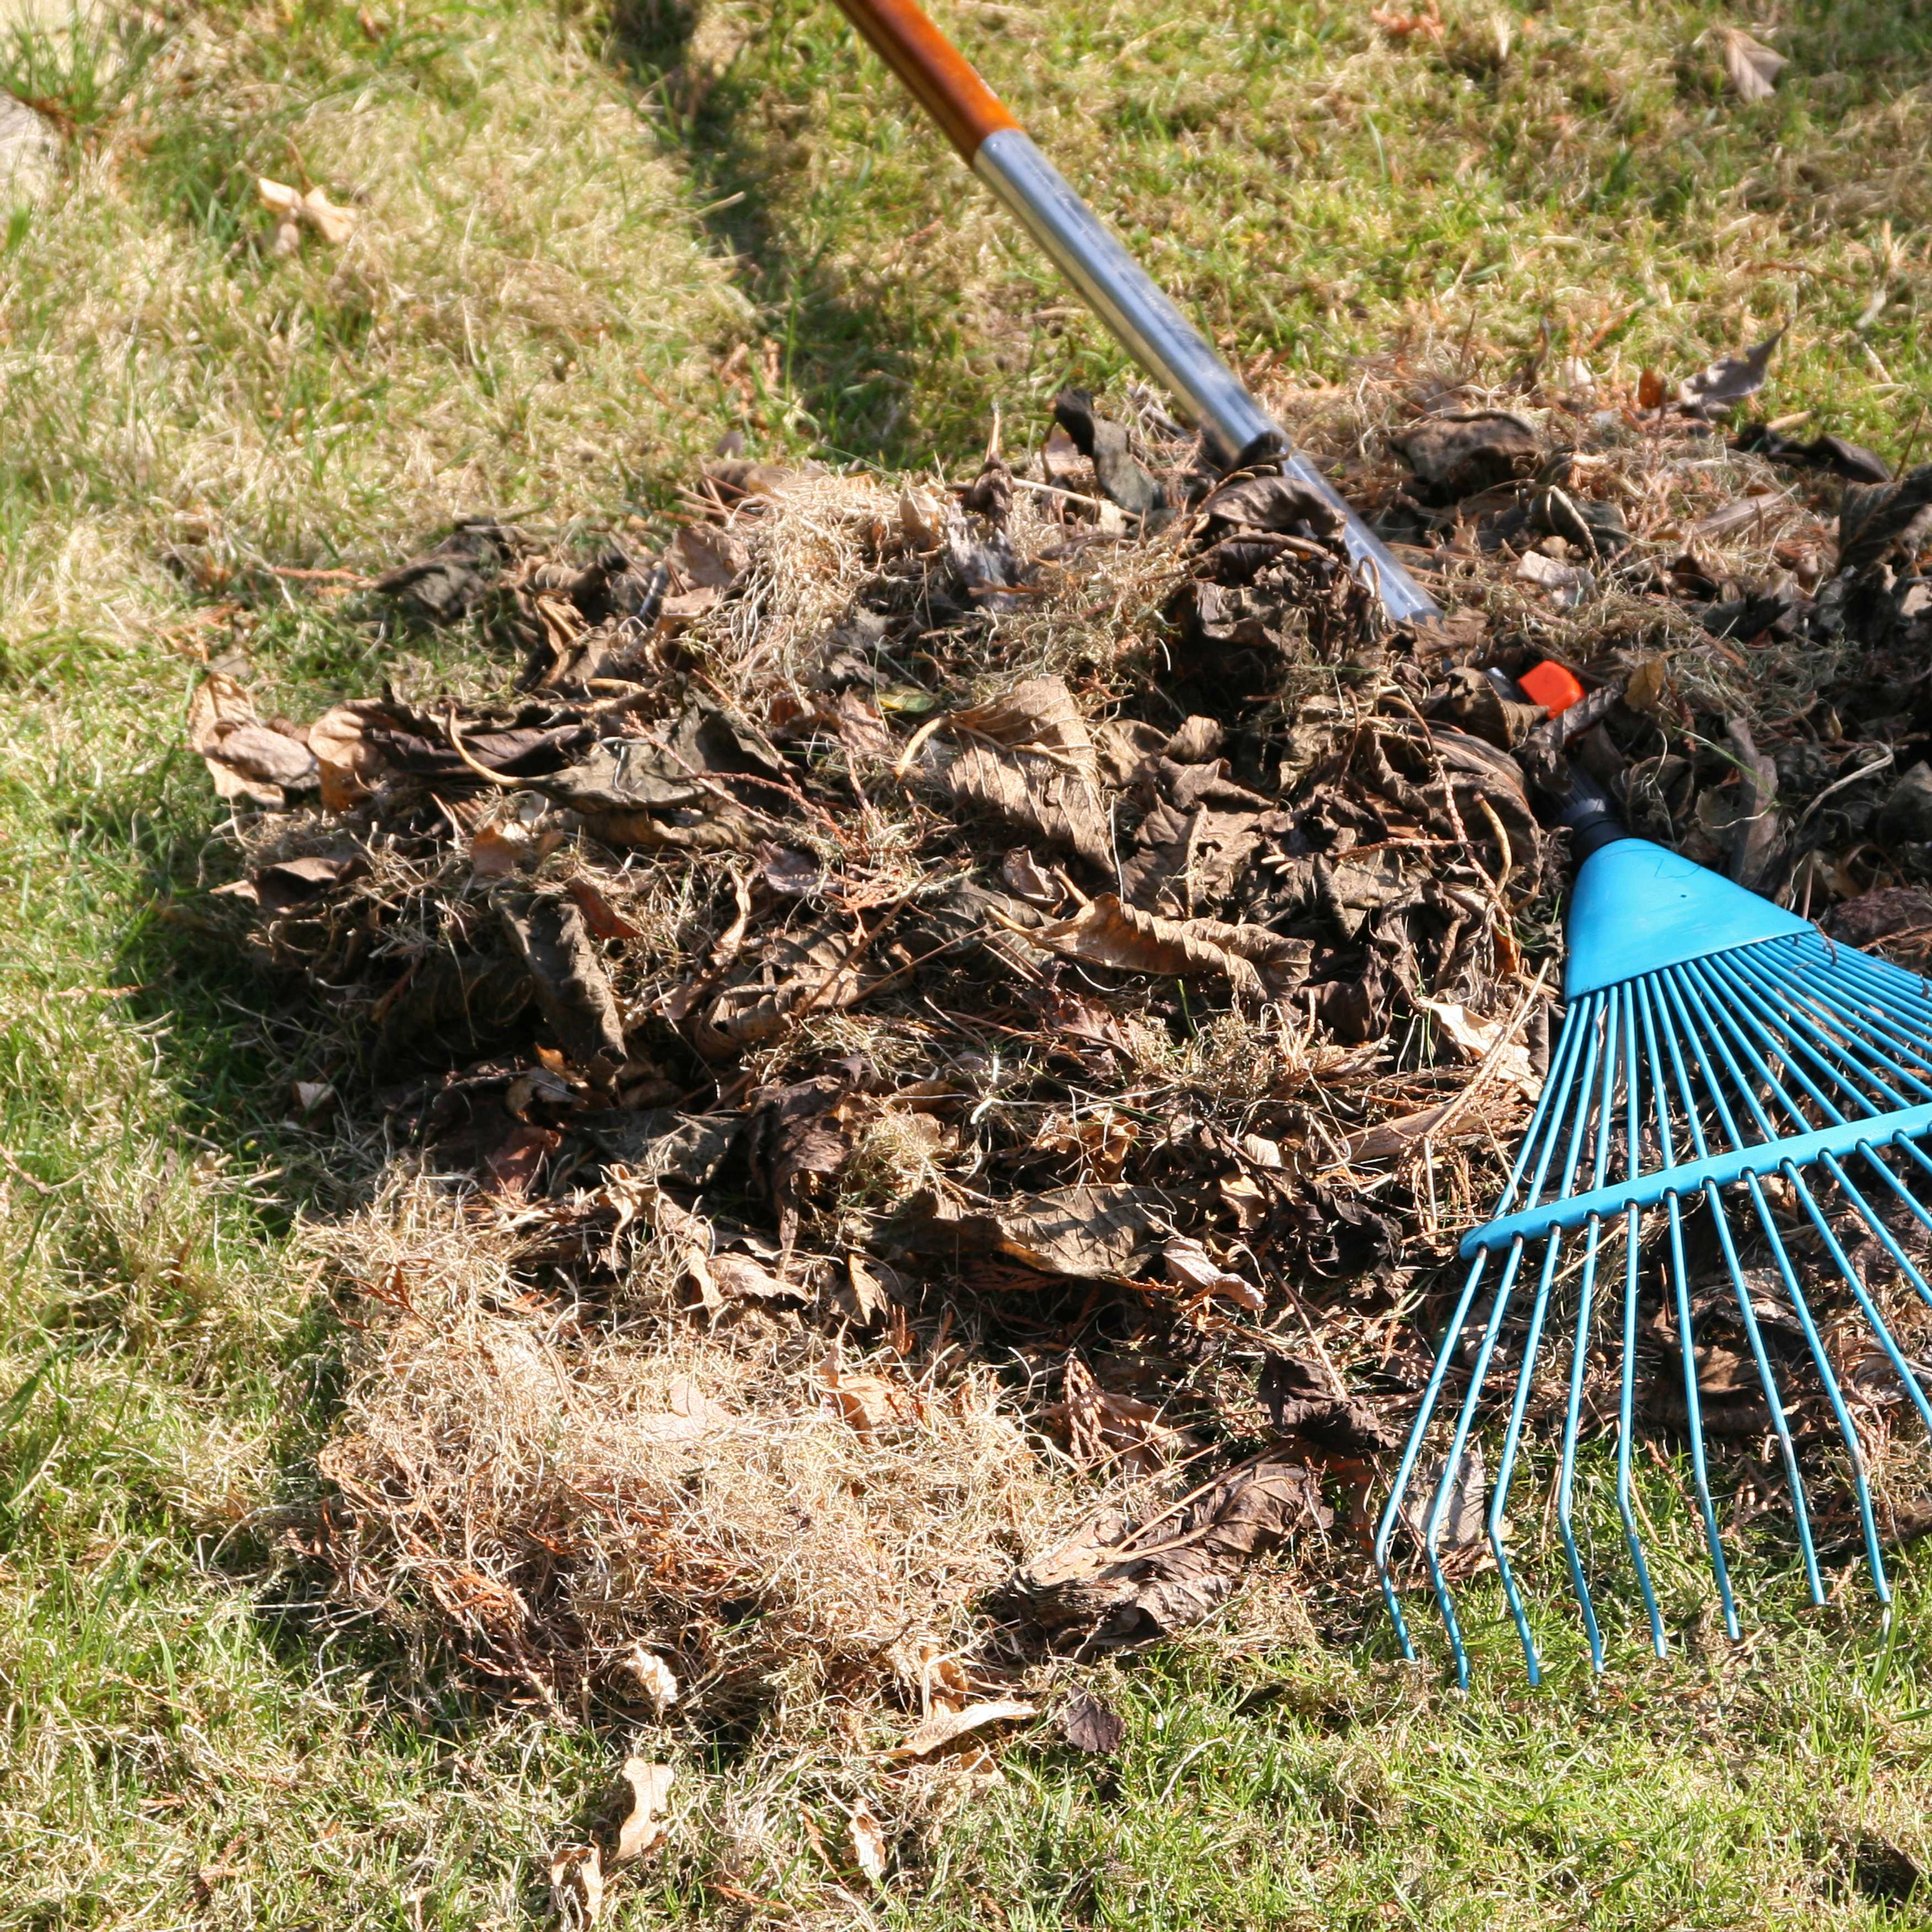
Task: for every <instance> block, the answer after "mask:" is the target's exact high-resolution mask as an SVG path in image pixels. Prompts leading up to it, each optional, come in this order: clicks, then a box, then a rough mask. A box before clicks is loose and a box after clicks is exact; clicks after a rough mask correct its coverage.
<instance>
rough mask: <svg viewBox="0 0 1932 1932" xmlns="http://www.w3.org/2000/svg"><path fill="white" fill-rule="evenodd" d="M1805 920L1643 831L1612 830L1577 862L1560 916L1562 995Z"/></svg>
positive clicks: (1806, 926) (1789, 929)
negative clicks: (1625, 834)
mask: <svg viewBox="0 0 1932 1932" xmlns="http://www.w3.org/2000/svg"><path fill="white" fill-rule="evenodd" d="M1811 930H1812V928H1811V924H1810V923H1809V922H1808V921H1807V920H1805V919H1800V918H1799V916H1798V915H1797V914H1796V913H1795V912H1787V911H1786V910H1784V907H1782V906H1776V905H1773V904H1772V902H1771V901H1770V900H1769V899H1761V898H1759V897H1758V895H1757V893H1755V892H1747V891H1745V889H1744V887H1743V886H1734V885H1733V884H1732V883H1731V882H1730V880H1729V879H1721V878H1720V877H1718V875H1717V874H1716V873H1715V872H1707V871H1705V869H1704V868H1703V866H1702V865H1696V864H1694V863H1693V862H1691V860H1690V859H1686V858H1685V857H1683V856H1682V855H1681V854H1679V853H1676V852H1667V851H1666V850H1664V847H1662V846H1661V845H1653V844H1652V843H1651V842H1650V841H1649V839H1648V838H1619V840H1618V841H1617V842H1616V844H1614V845H1606V846H1605V847H1604V848H1603V849H1602V850H1601V851H1599V852H1595V853H1592V854H1591V856H1589V858H1588V859H1586V860H1585V861H1584V862H1583V870H1582V871H1580V872H1579V873H1578V874H1577V889H1576V891H1575V892H1573V893H1572V894H1571V898H1570V911H1569V915H1568V917H1567V918H1566V919H1565V921H1564V924H1563V936H1564V940H1565V944H1567V945H1568V947H1569V958H1568V962H1566V963H1565V966H1564V968H1563V997H1564V998H1565V999H1566V1000H1574V999H1575V998H1577V995H1579V994H1580V993H1594V992H1596V991H1597V989H1598V988H1599V987H1600V986H1615V985H1616V983H1617V982H1618V981H1619V980H1634V979H1637V978H1638V977H1640V976H1641V975H1642V974H1646V973H1661V972H1662V971H1663V970H1664V968H1665V967H1667V966H1676V965H1682V963H1683V962H1684V961H1685V960H1687V959H1703V958H1704V956H1706V954H1707V953H1723V952H1726V951H1727V950H1729V949H1730V947H1733V946H1750V945H1753V944H1755V943H1756V942H1757V941H1759V940H1760V939H1777V938H1781V937H1782V936H1783V935H1785V934H1787V933H1793V932H1811Z"/></svg>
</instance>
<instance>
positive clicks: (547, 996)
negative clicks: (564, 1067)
mask: <svg viewBox="0 0 1932 1932" xmlns="http://www.w3.org/2000/svg"><path fill="white" fill-rule="evenodd" d="M501 910H502V919H503V924H504V926H505V929H506V930H507V931H508V933H509V935H510V938H511V941H513V942H514V944H515V947H516V949H517V953H518V955H519V956H520V958H521V959H522V960H523V964H524V965H525V967H526V968H527V969H528V971H529V976H530V986H531V989H532V992H534V993H535V996H536V1001H537V1004H538V1007H539V1008H541V1010H542V1013H543V1016H544V1019H547V1021H548V1022H550V1028H551V1031H553V1032H554V1033H555V1034H556V1037H557V1043H558V1044H559V1046H562V1049H563V1050H564V1052H565V1053H567V1054H568V1055H569V1056H570V1058H571V1060H572V1061H574V1063H575V1064H577V1066H578V1067H581V1068H583V1070H584V1071H585V1072H586V1073H592V1074H595V1075H605V1076H607V1075H608V1074H610V1073H614V1072H615V1071H616V1069H617V1067H619V1066H620V1065H621V1064H622V1061H623V1058H624V1028H623V1024H622V1022H621V1021H620V1020H619V1019H618V1017H617V1002H616V999H615V998H614V997H613V995H612V993H611V991H610V976H609V975H608V974H607V973H606V972H605V971H604V962H603V960H602V959H601V958H600V957H599V956H598V951H597V949H596V947H595V945H594V944H592V941H591V938H590V933H589V929H588V928H587V927H586V926H585V924H584V922H583V913H580V911H579V910H577V907H576V906H575V905H574V904H572V903H571V901H569V900H568V899H567V898H561V897H553V896H552V895H550V894H549V893H547V892H546V893H539V894H536V895H533V896H532V897H530V898H526V899H522V900H518V901H505V903H504V904H503V905H502V908H501Z"/></svg>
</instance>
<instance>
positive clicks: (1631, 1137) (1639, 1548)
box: [1617, 987, 1670, 1657]
mask: <svg viewBox="0 0 1932 1932" xmlns="http://www.w3.org/2000/svg"><path fill="white" fill-rule="evenodd" d="M1622 992H1623V1022H1624V1024H1623V1063H1624V1150H1625V1162H1626V1163H1627V1165H1628V1169H1629V1172H1628V1175H1627V1176H1626V1178H1628V1179H1629V1180H1631V1181H1634V1180H1635V1179H1636V1178H1637V1172H1638V1169H1639V1167H1640V1165H1641V1163H1642V1160H1643V1134H1642V1128H1643V1062H1642V1061H1640V1060H1639V1059H1638V1058H1637V1001H1636V1000H1635V999H1634V998H1633V997H1632V995H1633V992H1634V989H1631V988H1630V987H1625V988H1623V989H1622ZM1642 1220H1643V1215H1642V1212H1641V1211H1640V1209H1639V1208H1638V1207H1637V1204H1636V1202H1631V1205H1630V1206H1629V1207H1628V1208H1626V1209H1625V1211H1624V1311H1623V1313H1624V1322H1623V1355H1622V1358H1621V1361H1622V1368H1621V1371H1620V1373H1619V1378H1618V1389H1617V1514H1618V1515H1619V1517H1622V1520H1623V1526H1624V1543H1625V1547H1627V1548H1628V1550H1629V1551H1630V1557H1631V1568H1633V1569H1634V1571H1636V1572H1637V1588H1638V1589H1640V1591H1641V1592H1643V1608H1644V1614H1645V1616H1646V1617H1648V1618H1649V1622H1650V1647H1651V1649H1652V1650H1653V1651H1655V1652H1656V1653H1657V1655H1658V1656H1659V1657H1662V1656H1664V1655H1665V1654H1666V1653H1667V1651H1668V1650H1669V1649H1670V1645H1669V1643H1668V1642H1667V1640H1666V1638H1665V1637H1664V1613H1663V1611H1662V1610H1660V1609H1659V1608H1658V1601H1657V1592H1656V1591H1655V1589H1652V1586H1651V1581H1650V1565H1649V1563H1648V1562H1646V1560H1645V1558H1644V1553H1643V1538H1642V1536H1640V1535H1639V1534H1638V1533H1637V1508H1636V1486H1635V1483H1634V1479H1633V1473H1632V1470H1631V1457H1632V1456H1633V1454H1634V1452H1635V1450H1636V1448H1637V1273H1638V1264H1639V1261H1640V1253H1639V1243H1638V1235H1639V1232H1640V1226H1641V1223H1642Z"/></svg>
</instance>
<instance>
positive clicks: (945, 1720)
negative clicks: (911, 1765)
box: [892, 1697, 1035, 1757]
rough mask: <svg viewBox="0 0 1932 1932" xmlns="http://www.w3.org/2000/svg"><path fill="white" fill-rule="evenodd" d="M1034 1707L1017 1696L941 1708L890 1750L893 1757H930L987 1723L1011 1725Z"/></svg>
mask: <svg viewBox="0 0 1932 1932" xmlns="http://www.w3.org/2000/svg"><path fill="white" fill-rule="evenodd" d="M1034 1709H1035V1707H1034V1706H1033V1705H1031V1704H1023V1703H1021V1702H1020V1701H1019V1700H1018V1699H1017V1698H1004V1697H1003V1698H998V1699H996V1700H994V1701H993V1702H992V1703H987V1704H969V1705H968V1706H967V1707H966V1708H965V1710H963V1711H941V1712H935V1713H934V1715H932V1717H930V1718H927V1719H926V1722H925V1723H924V1724H921V1725H920V1726H919V1729H918V1730H916V1731H914V1732H913V1734H912V1736H910V1737H909V1738H907V1739H906V1741H905V1742H904V1744H902V1745H900V1746H899V1747H898V1749H897V1750H896V1751H894V1752H893V1753H892V1755H893V1757H931V1756H932V1754H933V1753H934V1752H935V1751H938V1750H940V1749H941V1748H943V1747H944V1746H945V1745H950V1744H951V1743H953V1742H954V1740H955V1739H959V1738H963V1737H965V1736H967V1735H968V1733H971V1732H974V1731H977V1730H982V1729H983V1728H984V1727H986V1725H988V1724H1012V1723H1013V1722H1014V1721H1016V1720H1017V1719H1019V1718H1031V1716H1033V1715H1034Z"/></svg>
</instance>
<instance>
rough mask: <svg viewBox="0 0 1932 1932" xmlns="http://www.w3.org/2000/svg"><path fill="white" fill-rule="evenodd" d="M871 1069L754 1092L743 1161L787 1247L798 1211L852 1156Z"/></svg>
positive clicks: (863, 1068) (796, 1227) (825, 1076)
mask: <svg viewBox="0 0 1932 1932" xmlns="http://www.w3.org/2000/svg"><path fill="white" fill-rule="evenodd" d="M870 1071H871V1070H870V1069H869V1068H867V1067H864V1065H863V1064H862V1063H861V1064H860V1065H859V1067H856V1068H853V1069H849V1070H847V1071H845V1072H844V1073H826V1074H820V1075H819V1076H817V1078H816V1079H811V1080H801V1081H799V1082H795V1083H794V1084H793V1085H790V1086H788V1087H779V1088H767V1089H762V1090H760V1091H759V1092H758V1093H757V1094H754V1096H753V1099H752V1112H751V1118H750V1120H749V1121H748V1124H747V1126H746V1129H745V1164H746V1166H748V1169H750V1172H751V1184H752V1185H753V1186H754V1187H756V1188H757V1190H759V1191H760V1193H762V1194H763V1196H765V1198H766V1200H768V1201H769V1202H770V1203H771V1205H772V1208H773V1210H774V1211H775V1213H776V1214H777V1216H778V1238H779V1239H780V1240H781V1241H782V1242H783V1243H784V1245H785V1247H787V1249H789V1248H790V1247H791V1245H792V1244H793V1241H795V1239H796V1236H797V1232H798V1217H799V1210H800V1209H801V1208H802V1207H804V1206H805V1205H806V1204H807V1203H808V1202H810V1201H811V1200H812V1199H814V1198H815V1197H816V1196H817V1195H818V1193H820V1191H821V1190H822V1187H823V1184H824V1183H826V1181H829V1180H830V1179H832V1177H834V1176H835V1175H837V1174H838V1172H839V1170H840V1169H841V1168H842V1167H844V1165H845V1163H846V1162H847V1160H850V1158H851V1155H852V1144H853V1140H854V1139H855V1138H856V1135H857V1133H858V1130H859V1124H860V1123H861V1121H862V1119H863V1118H864V1115H865V1112H866V1103H865V1093H864V1089H865V1088H867V1087H868V1086H870V1085H872V1084H873V1083H872V1082H871V1078H870Z"/></svg>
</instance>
